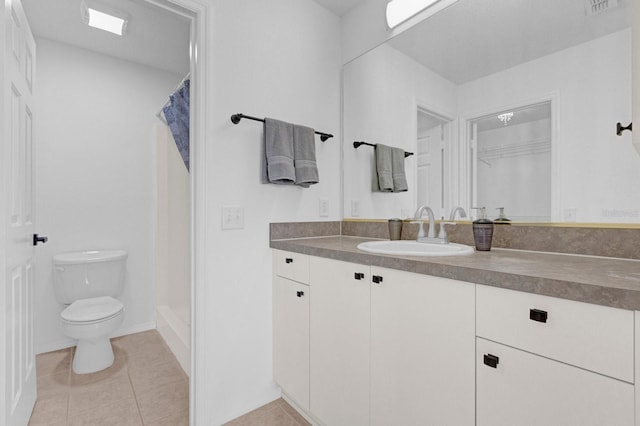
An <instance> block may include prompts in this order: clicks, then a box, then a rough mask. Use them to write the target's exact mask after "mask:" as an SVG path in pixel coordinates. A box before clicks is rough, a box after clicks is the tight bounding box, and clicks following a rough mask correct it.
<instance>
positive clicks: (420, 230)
mask: <svg viewBox="0 0 640 426" xmlns="http://www.w3.org/2000/svg"><path fill="white" fill-rule="evenodd" d="M409 223H417V224H418V225H420V227H419V228H418V238H422V237H424V221H422V220H412V221H411V222H409Z"/></svg>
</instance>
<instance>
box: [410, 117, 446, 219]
mask: <svg viewBox="0 0 640 426" xmlns="http://www.w3.org/2000/svg"><path fill="white" fill-rule="evenodd" d="M417 114H418V115H417V121H416V122H417V130H418V132H417V136H418V143H417V150H418V158H417V163H418V170H417V179H418V184H417V185H416V187H417V202H418V204H417V205H418V206H429V207H431V209H432V210H433V212H434V213H435V216H436V217H437V218H444V217H445V215H446V214H448V213H446V209H447V208H449V204H450V203H449V199H448V198H449V195H450V191H449V190H448V189H449V187H450V185H451V182H450V179H449V178H448V175H449V173H450V167H449V166H448V165H449V164H450V161H451V160H450V158H451V149H450V147H451V134H452V131H451V122H452V120H451V119H448V118H446V117H444V116H441V115H439V114H436V113H434V112H432V111H429V110H427V109H425V108H422V107H418V109H417Z"/></svg>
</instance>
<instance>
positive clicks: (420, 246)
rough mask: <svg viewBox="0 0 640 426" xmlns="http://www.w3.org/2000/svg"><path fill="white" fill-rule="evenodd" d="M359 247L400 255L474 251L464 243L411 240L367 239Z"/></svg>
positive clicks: (449, 254) (364, 249)
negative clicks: (434, 242)
mask: <svg viewBox="0 0 640 426" xmlns="http://www.w3.org/2000/svg"><path fill="white" fill-rule="evenodd" d="M358 249H359V250H363V251H367V252H369V253H379V254H395V255H398V256H429V257H434V256H463V255H468V254H471V253H473V252H474V249H473V247H471V246H466V245H463V244H455V243H449V244H433V243H419V242H417V241H409V240H395V241H367V242H366V243H360V244H358Z"/></svg>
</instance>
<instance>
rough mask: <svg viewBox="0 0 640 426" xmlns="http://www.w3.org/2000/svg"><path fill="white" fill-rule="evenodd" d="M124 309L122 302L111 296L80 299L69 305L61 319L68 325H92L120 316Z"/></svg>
mask: <svg viewBox="0 0 640 426" xmlns="http://www.w3.org/2000/svg"><path fill="white" fill-rule="evenodd" d="M123 308H124V305H123V304H122V302H121V301H119V300H117V299H114V298H113V297H110V296H102V297H92V298H90V299H80V300H76V301H75V302H73V303H72V304H71V305H69V306H68V307H67V308H66V309H65V310H64V311H62V313H61V314H60V318H62V320H63V321H64V322H66V323H82V324H90V323H95V322H101V321H106V320H108V319H110V318H113V317H115V316H117V315H119V314H120V313H121V312H122V310H123Z"/></svg>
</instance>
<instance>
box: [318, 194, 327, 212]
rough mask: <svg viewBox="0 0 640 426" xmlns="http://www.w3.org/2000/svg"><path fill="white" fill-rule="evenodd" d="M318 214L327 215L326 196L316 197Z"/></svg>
mask: <svg viewBox="0 0 640 426" xmlns="http://www.w3.org/2000/svg"><path fill="white" fill-rule="evenodd" d="M318 214H319V215H320V217H328V216H329V199H328V198H324V197H321V198H318Z"/></svg>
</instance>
